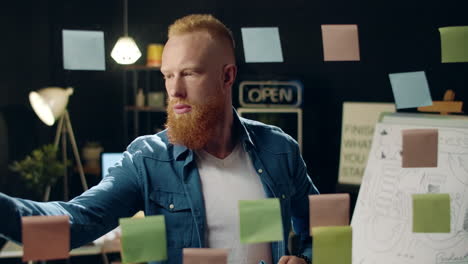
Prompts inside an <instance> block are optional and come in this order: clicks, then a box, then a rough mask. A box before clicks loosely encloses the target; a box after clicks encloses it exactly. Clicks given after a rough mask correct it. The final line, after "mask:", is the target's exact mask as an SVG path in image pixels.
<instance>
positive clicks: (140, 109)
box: [125, 105, 166, 112]
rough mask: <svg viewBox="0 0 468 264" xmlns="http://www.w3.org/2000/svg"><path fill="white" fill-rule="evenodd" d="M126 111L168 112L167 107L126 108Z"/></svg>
mask: <svg viewBox="0 0 468 264" xmlns="http://www.w3.org/2000/svg"><path fill="white" fill-rule="evenodd" d="M125 111H137V112H166V108H165V107H152V106H134V105H127V106H125Z"/></svg>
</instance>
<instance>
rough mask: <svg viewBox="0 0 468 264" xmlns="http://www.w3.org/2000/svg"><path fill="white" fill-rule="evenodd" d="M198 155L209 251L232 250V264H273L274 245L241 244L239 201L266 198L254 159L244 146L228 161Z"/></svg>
mask: <svg viewBox="0 0 468 264" xmlns="http://www.w3.org/2000/svg"><path fill="white" fill-rule="evenodd" d="M195 153H196V162H197V166H198V171H199V173H200V177H201V182H202V188H203V196H204V200H205V208H206V222H207V229H206V242H207V247H210V248H226V249H229V261H228V263H229V264H258V263H259V262H260V260H263V261H265V262H266V263H268V264H270V263H271V262H272V256H271V247H270V243H258V244H248V245H246V244H241V243H240V237H239V234H240V231H239V206H238V203H239V200H258V199H264V198H265V191H264V190H263V185H262V183H261V181H260V177H259V176H258V175H257V174H256V172H255V168H254V167H253V165H252V162H251V160H250V157H249V156H248V155H247V153H246V152H245V151H244V149H243V148H242V147H241V144H237V145H236V147H235V148H234V150H233V151H232V153H231V154H230V155H229V156H227V157H226V158H224V159H218V158H216V157H214V156H212V155H211V154H209V153H208V152H206V151H204V150H199V151H196V152H195Z"/></svg>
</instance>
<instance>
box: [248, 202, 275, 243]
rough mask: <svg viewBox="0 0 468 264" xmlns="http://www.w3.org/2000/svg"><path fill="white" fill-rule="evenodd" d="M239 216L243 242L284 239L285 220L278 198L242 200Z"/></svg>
mask: <svg viewBox="0 0 468 264" xmlns="http://www.w3.org/2000/svg"><path fill="white" fill-rule="evenodd" d="M239 218H240V241H241V243H243V244H249V243H262V242H272V241H280V240H283V222H282V220H281V208H280V202H279V200H278V199H276V198H272V199H262V200H241V201H239Z"/></svg>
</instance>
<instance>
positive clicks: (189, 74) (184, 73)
mask: <svg viewBox="0 0 468 264" xmlns="http://www.w3.org/2000/svg"><path fill="white" fill-rule="evenodd" d="M182 75H183V76H192V75H193V72H183V73H182Z"/></svg>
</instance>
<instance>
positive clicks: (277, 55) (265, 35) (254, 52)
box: [241, 27, 283, 62]
mask: <svg viewBox="0 0 468 264" xmlns="http://www.w3.org/2000/svg"><path fill="white" fill-rule="evenodd" d="M241 32H242V44H243V45H244V56H245V62H283V52H282V50H281V41H280V35H279V30H278V28H277V27H256V28H242V29H241Z"/></svg>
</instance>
